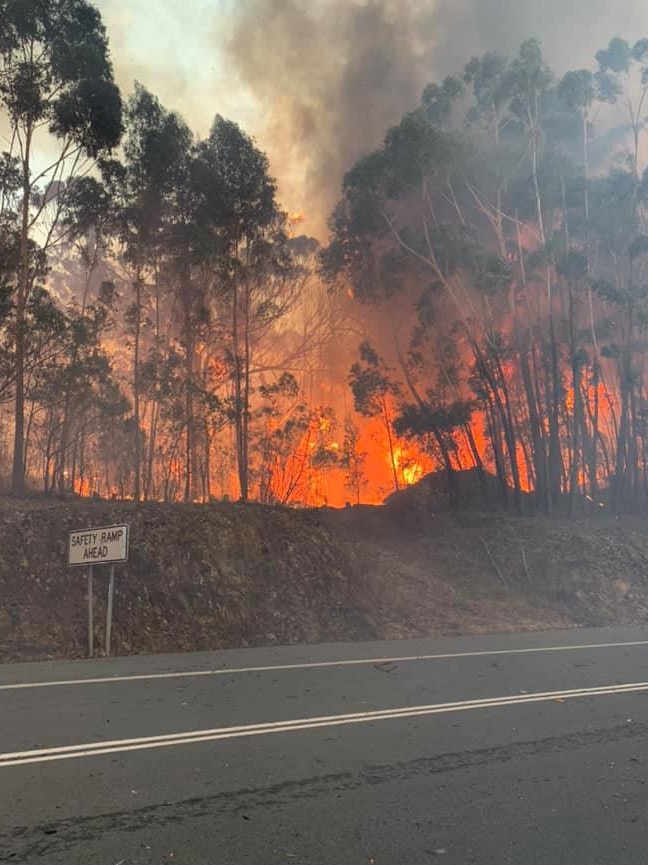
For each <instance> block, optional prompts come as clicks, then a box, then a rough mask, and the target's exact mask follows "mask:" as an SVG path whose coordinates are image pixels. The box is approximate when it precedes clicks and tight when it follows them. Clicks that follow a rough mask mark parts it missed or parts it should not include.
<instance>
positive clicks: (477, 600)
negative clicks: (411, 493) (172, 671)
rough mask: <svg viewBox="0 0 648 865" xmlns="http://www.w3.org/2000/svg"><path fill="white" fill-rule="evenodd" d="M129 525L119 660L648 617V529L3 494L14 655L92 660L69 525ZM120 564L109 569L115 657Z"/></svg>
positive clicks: (410, 506)
mask: <svg viewBox="0 0 648 865" xmlns="http://www.w3.org/2000/svg"><path fill="white" fill-rule="evenodd" d="M115 522H129V523H130V524H131V554H130V560H129V562H128V564H127V565H120V566H118V568H117V591H116V600H115V625H114V644H115V651H116V653H118V654H128V653H141V652H173V651H191V650H200V649H208V648H224V647H238V646H248V645H270V644H275V643H294V642H305V643H307V642H326V641H332V640H356V639H381V638H388V639H391V638H400V637H403V638H405V637H412V636H422V635H442V634H467V633H483V632H495V631H505V630H535V629H545V628H558V627H573V626H585V625H604V624H613V623H618V624H623V623H628V624H629V623H641V622H647V621H648V525H647V524H646V522H645V520H643V519H640V518H626V519H623V520H616V519H613V518H610V517H603V516H601V517H597V518H583V519H577V520H573V521H567V520H565V519H564V518H556V519H543V518H538V517H512V516H507V515H505V514H502V513H495V512H493V513H488V514H486V513H483V512H478V511H474V512H468V511H466V512H463V513H460V514H457V513H450V512H439V513H436V514H435V513H434V512H433V511H431V510H430V507H429V502H427V503H426V504H425V506H423V505H422V504H421V503H420V502H415V501H412V500H411V497H410V499H409V500H407V501H406V502H403V501H402V500H398V501H395V502H393V503H392V504H390V505H388V506H386V507H381V508H369V507H359V508H348V509H346V510H342V511H331V510H321V511H295V510H287V509H282V508H266V507H261V506H256V505H236V504H221V505H209V506H181V505H146V506H142V507H140V508H135V507H134V506H133V505H129V504H122V503H113V502H110V503H107V502H97V503H91V502H74V503H62V502H49V501H48V502H46V501H43V500H42V499H40V500H39V499H36V500H26V501H18V502H16V501H11V500H8V499H0V660H4V661H9V660H18V659H21V660H25V659H36V658H48V657H82V656H83V655H84V654H85V651H86V641H87V636H86V616H87V611H86V594H85V593H86V579H85V575H84V572H83V570H82V569H70V568H68V567H67V563H66V541H67V534H68V532H69V531H70V530H71V529H78V528H83V527H90V526H92V525H106V524H109V523H115ZM106 582H107V569H100V570H98V571H97V572H96V579H95V585H96V598H95V621H96V629H95V637H96V644H97V645H101V642H102V638H103V616H104V610H105V606H104V605H105V591H106Z"/></svg>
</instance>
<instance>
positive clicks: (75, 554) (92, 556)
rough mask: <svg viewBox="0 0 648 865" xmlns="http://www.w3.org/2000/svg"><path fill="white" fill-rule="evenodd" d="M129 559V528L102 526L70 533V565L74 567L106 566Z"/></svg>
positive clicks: (124, 526) (123, 526)
mask: <svg viewBox="0 0 648 865" xmlns="http://www.w3.org/2000/svg"><path fill="white" fill-rule="evenodd" d="M127 559H128V526H126V525H121V526H100V527H99V528H96V529H81V530H80V531H78V532H70V543H69V547H68V563H69V564H70V565H72V566H79V565H80V566H83V567H87V566H88V565H105V564H110V563H112V562H125V561H126V560H127Z"/></svg>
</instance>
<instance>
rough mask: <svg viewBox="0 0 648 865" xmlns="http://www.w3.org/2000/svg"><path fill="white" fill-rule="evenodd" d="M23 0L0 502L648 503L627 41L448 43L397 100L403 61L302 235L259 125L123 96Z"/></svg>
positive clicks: (634, 55) (642, 267)
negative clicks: (551, 56) (385, 103)
mask: <svg viewBox="0 0 648 865" xmlns="http://www.w3.org/2000/svg"><path fill="white" fill-rule="evenodd" d="M50 6H51V8H50V9H49V10H48V11H34V14H33V15H29V16H27V17H25V15H24V14H22V12H21V8H22V6H21V4H15V3H13V4H12V3H5V4H4V5H3V13H4V14H3V18H2V21H1V22H0V57H1V61H2V62H1V66H0V116H2V132H3V142H5V146H4V152H3V153H2V154H1V156H0V481H1V482H2V484H3V486H4V487H6V490H7V491H11V492H13V493H14V494H17V495H21V494H24V493H25V492H29V491H37V490H40V491H42V492H44V493H46V494H57V495H77V496H83V497H93V496H94V497H101V498H119V499H133V500H135V501H166V502H180V501H186V502H210V501H213V500H223V499H230V500H239V499H241V500H244V501H247V500H251V501H258V502H262V503H266V504H284V505H291V506H295V507H314V506H322V505H329V506H333V507H341V506H344V504H345V503H347V502H348V503H351V504H361V503H362V504H377V503H380V502H382V501H383V500H384V499H385V498H386V497H387V496H389V495H390V494H391V493H393V492H395V491H396V492H398V491H399V490H401V489H403V488H405V487H407V486H411V485H414V484H416V483H418V482H419V481H420V480H421V479H422V478H423V477H424V476H425V475H426V474H428V473H430V472H438V473H443V475H444V477H445V482H446V483H447V486H448V490H449V491H450V492H451V493H452V490H453V489H458V487H457V486H456V480H455V476H456V473H457V472H460V471H464V470H472V471H473V472H474V473H475V476H476V477H477V478H478V479H479V480H480V481H481V485H482V487H483V491H484V500H485V501H486V502H489V503H490V504H492V503H493V502H492V498H493V490H495V496H496V497H497V499H498V500H499V501H500V502H501V503H502V504H503V505H505V506H507V507H510V508H511V509H514V510H515V509H517V510H521V509H522V508H523V507H524V508H529V507H532V508H534V509H536V510H538V511H542V512H546V513H551V512H554V511H556V510H559V511H561V512H565V511H567V512H571V511H573V510H579V511H581V512H582V511H583V510H586V509H592V510H595V511H596V510H598V509H600V508H605V509H609V510H612V511H614V512H620V511H627V510H641V509H645V508H646V507H647V506H648V331H647V327H648V279H647V277H648V225H647V218H648V173H647V172H646V171H645V170H644V169H645V162H646V153H647V150H646V119H647V117H648V101H647V99H646V97H647V95H648V39H640V40H639V41H636V40H634V41H631V42H627V41H625V40H623V39H621V38H618V37H616V36H614V34H610V36H611V37H612V38H611V39H610V41H609V43H608V44H607V46H604V47H602V48H601V50H599V51H598V52H597V53H596V55H595V57H593V58H592V62H591V64H590V66H589V67H587V68H582V69H575V70H573V71H569V72H567V73H566V74H557V73H555V72H553V71H552V70H551V69H550V67H549V65H548V64H547V62H546V60H545V58H544V56H543V48H542V45H541V44H540V42H538V41H536V40H534V39H530V40H528V41H525V42H524V43H523V44H522V45H521V47H520V48H519V51H518V52H517V53H515V54H514V55H513V56H511V57H507V56H504V55H501V54H498V53H486V54H482V55H480V56H475V57H472V58H471V57H470V56H467V57H466V58H465V65H464V66H463V68H462V69H461V71H460V72H459V73H458V74H457V75H456V76H450V77H446V78H441V79H440V80H439V81H433V82H430V83H427V84H425V85H424V86H422V87H421V88H420V89H421V90H422V92H421V95H420V100H419V103H418V105H414V106H411V105H409V104H407V103H404V104H402V105H401V107H400V108H399V110H398V111H396V113H395V114H394V111H395V109H394V105H397V104H398V96H399V93H400V92H401V90H402V89H403V88H404V89H405V90H407V92H408V93H410V92H411V90H412V87H413V86H414V85H415V84H416V82H417V81H418V79H419V75H420V68H419V66H417V68H416V69H414V68H413V69H412V70H411V75H409V76H405V77H403V79H402V81H401V84H402V88H400V89H399V87H398V86H394V87H393V88H392V89H391V90H390V91H389V98H390V106H389V111H388V112H387V113H386V114H384V115H382V114H380V115H379V116H380V118H381V123H382V119H383V117H384V128H381V129H380V130H379V132H378V130H376V131H375V137H376V142H375V143H376V146H375V147H374V149H373V150H372V151H371V152H367V153H365V154H364V155H361V154H360V153H354V155H353V158H352V159H350V161H349V164H348V165H345V166H343V170H344V171H345V172H346V173H345V176H344V181H343V184H342V189H341V192H340V191H338V190H331V189H328V191H327V196H323V198H322V200H324V201H328V200H329V199H330V200H335V199H337V200H339V203H338V204H337V205H335V206H334V208H333V210H332V213H331V214H330V217H329V220H328V230H327V232H326V233H325V236H322V237H318V238H317V239H315V238H313V237H310V236H308V234H306V233H304V231H305V227H306V225H308V221H304V214H302V213H301V212H294V213H291V212H290V211H289V210H288V209H287V208H285V207H284V205H283V204H282V202H281V201H280V196H279V192H278V188H277V184H276V182H275V180H274V179H273V177H272V172H271V169H270V163H269V160H268V157H267V156H266V154H265V152H264V149H263V144H262V142H258V141H257V140H256V139H254V138H253V137H252V136H250V135H249V134H247V133H246V132H245V131H244V130H243V129H242V128H241V126H240V125H238V124H237V123H234V122H232V121H230V120H228V119H226V118H224V117H222V116H221V115H220V114H216V115H215V118H214V120H213V123H212V124H211V128H210V131H209V133H208V134H207V135H204V136H200V135H197V134H196V133H195V132H194V131H193V130H192V129H191V128H190V126H189V125H188V123H187V121H186V120H185V118H183V117H182V116H181V114H179V113H178V112H176V111H173V110H170V109H169V108H167V107H165V106H164V105H163V104H162V102H161V101H160V100H159V99H158V98H157V97H156V95H155V94H154V93H153V92H151V90H149V89H148V88H147V87H146V86H145V85H144V84H138V85H136V86H135V88H134V90H133V91H132V92H129V93H123V94H122V93H120V90H119V88H118V87H117V84H116V83H115V78H114V71H113V67H112V63H111V59H110V55H109V51H108V41H107V35H106V31H105V28H104V26H103V24H102V21H101V17H100V14H99V12H98V11H97V10H95V9H94V7H93V6H92V5H91V4H90V3H88V2H86V0H75V2H74V3H67V2H64V0H61V2H57V3H54V4H50ZM40 8H41V7H40V6H39V7H38V9H40ZM367 14H368V13H367ZM39 16H40V17H39ZM41 19H42V20H41ZM397 43H398V40H396V41H395V42H394V43H391V42H388V43H387V45H386V48H385V50H386V51H389V50H392V48H393V47H394V45H396V44H397ZM80 45H83V46H85V47H86V50H84V51H83V52H80V51H78V50H77V49H78V47H79V46H80ZM232 50H235V46H234V48H232ZM394 50H395V49H394ZM419 54H420V56H423V55H424V54H425V52H424V50H423V49H421V52H419ZM417 56H419V55H417ZM361 59H362V58H361ZM412 62H414V61H412ZM417 62H418V61H417ZM389 68H390V67H386V70H387V71H386V76H387V78H389V77H390V75H389ZM284 95H285V98H286V99H287V100H290V98H291V97H290V91H289V90H287V91H286V93H285V94H284ZM392 116H393V121H395V122H393V121H392V120H391V119H390V120H389V121H388V120H387V117H389V118H391V117H392ZM399 117H400V119H399ZM381 139H382V140H381ZM287 152H289V147H287ZM346 152H347V151H346V150H345V153H346ZM325 182H326V178H325V177H324V176H323V175H322V173H321V172H320V173H319V174H317V176H316V178H315V180H312V178H311V186H309V187H308V189H309V192H311V193H312V198H313V200H312V201H311V202H310V204H309V201H308V200H305V201H304V208H305V211H306V213H305V215H306V217H308V216H309V213H308V212H307V210H308V207H309V206H311V207H312V210H313V214H312V218H313V219H314V221H315V222H316V221H317V219H318V218H319V213H318V207H319V202H318V200H317V196H316V195H315V193H314V191H315V190H318V189H321V188H322V184H324V183H325ZM493 478H495V479H496V483H495V484H493Z"/></svg>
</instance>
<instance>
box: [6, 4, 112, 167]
mask: <svg viewBox="0 0 648 865" xmlns="http://www.w3.org/2000/svg"><path fill="white" fill-rule="evenodd" d="M0 56H1V57H2V60H3V67H2V72H1V73H0V104H2V105H3V107H4V108H5V110H6V112H7V114H8V116H9V118H10V120H11V122H12V124H20V125H23V124H24V125H31V126H33V125H34V124H36V123H46V124H48V125H49V128H50V131H51V132H52V134H54V135H55V136H57V137H59V138H70V139H71V140H72V141H74V142H75V143H76V144H77V145H78V146H80V147H81V148H83V149H84V150H85V151H86V152H87V153H88V154H89V155H91V156H96V155H97V154H98V153H99V152H100V151H102V150H104V149H110V148H112V147H115V146H116V145H117V144H118V142H119V139H120V135H121V98H120V95H119V90H118V89H117V87H116V85H115V84H114V81H113V74H112V66H111V63H110V59H109V56H108V44H107V40H106V34H105V30H104V28H103V25H102V23H101V17H100V14H99V12H98V10H97V9H95V7H94V6H91V5H90V3H88V2H86V0H3V2H2V3H1V4H0Z"/></svg>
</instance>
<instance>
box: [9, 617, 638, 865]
mask: <svg viewBox="0 0 648 865" xmlns="http://www.w3.org/2000/svg"><path fill="white" fill-rule="evenodd" d="M623 644H626V645H623ZM647 861H648V629H639V628H634V629H627V628H626V629H606V630H595V631H569V632H564V633H555V634H533V635H531V634H527V635H515V636H509V635H506V636H490V637H479V638H469V639H452V640H449V639H448V640H439V641H431V640H424V641H415V642H403V643H378V644H376V643H373V644H354V645H331V646H317V647H308V648H306V647H290V648H277V649H255V650H242V651H231V652H218V653H210V654H200V655H184V656H177V657H176V656H173V657H171V656H165V657H155V658H124V659H116V660H101V661H95V662H72V663H49V664H29V665H13V666H6V667H0V862H27V863H37V862H38V863H47V865H57V863H58V865H161V863H175V865H248V863H250V865H424V863H441V865H468V863H479V865H491V863H492V865H504V863H519V865H563V863H564V865H603V863H609V865H640V863H643V862H647Z"/></svg>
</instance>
